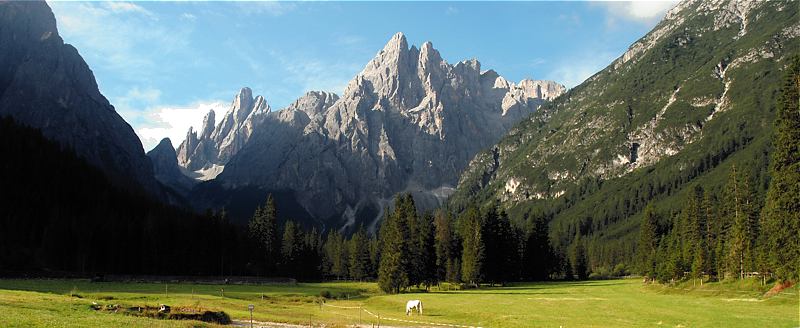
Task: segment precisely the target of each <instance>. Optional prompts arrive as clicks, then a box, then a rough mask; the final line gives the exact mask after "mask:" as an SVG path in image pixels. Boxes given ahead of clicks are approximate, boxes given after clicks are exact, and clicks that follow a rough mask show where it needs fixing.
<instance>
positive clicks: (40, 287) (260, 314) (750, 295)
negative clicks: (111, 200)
mask: <svg viewBox="0 0 800 328" xmlns="http://www.w3.org/2000/svg"><path fill="white" fill-rule="evenodd" d="M737 284H738V285H737ZM742 284H745V285H742ZM763 289H764V288H762V287H759V286H757V282H744V283H715V284H704V285H703V286H702V287H701V286H692V285H691V283H688V284H687V283H684V284H683V285H681V286H678V287H664V286H660V285H643V284H642V283H641V281H640V280H637V279H628V280H606V281H588V282H549V283H520V284H514V285H511V286H508V287H503V288H500V287H497V288H488V287H484V288H481V289H477V290H459V291H446V290H442V291H439V290H436V289H433V290H431V291H430V292H427V293H426V292H418V293H408V294H400V295H385V294H382V293H380V292H379V291H378V289H377V287H376V285H375V284H374V283H358V282H329V283H312V284H296V285H278V284H273V285H200V284H155V283H144V284H143V283H92V282H89V281H86V280H0V313H2V314H3V315H0V326H2V327H73V326H78V327H97V326H126V327H131V326H133V327H186V326H195V325H207V326H213V325H210V324H203V323H200V322H195V321H167V320H156V319H148V318H140V317H132V316H125V315H121V314H112V313H102V312H96V311H94V310H91V309H90V307H89V306H90V305H91V304H92V302H97V303H99V304H103V305H105V304H119V305H121V306H142V305H150V306H156V305H159V304H168V305H171V306H173V307H196V308H202V309H208V310H214V311H220V310H221V311H225V312H226V313H228V314H229V315H230V316H231V318H233V319H239V320H243V319H248V318H249V311H248V310H247V306H248V304H253V305H255V311H254V313H253V317H254V319H255V320H258V321H278V322H287V323H299V324H307V323H309V322H311V323H317V324H318V323H326V324H328V325H333V326H346V325H351V324H354V323H359V322H360V323H363V324H371V323H377V321H378V319H377V318H375V317H373V316H371V315H370V314H368V313H366V311H360V310H358V309H345V308H339V307H362V308H363V309H366V310H368V311H370V312H372V313H375V314H377V315H380V316H381V317H382V319H381V324H382V325H393V326H398V325H411V323H404V322H399V321H390V320H388V319H387V318H393V319H410V320H416V321H421V322H431V323H445V324H459V325H471V326H481V327H557V326H563V327H587V326H589V327H653V326H664V327H676V326H679V325H681V326H684V327H793V326H798V325H800V323H799V322H798V306H799V305H798V304H799V303H798V302H799V301H800V299H798V294H797V287H793V288H790V289H789V290H786V291H784V292H783V293H781V294H779V295H777V296H775V297H771V298H768V299H764V298H762V295H763ZM323 291H327V292H329V293H330V294H331V295H333V296H334V297H337V298H338V299H335V300H327V302H326V304H327V305H326V306H320V304H319V300H320V299H321V298H320V296H319V295H320V294H321V293H322V292H323ZM223 293H224V296H223ZM410 299H420V300H422V301H423V304H424V313H423V315H422V316H419V315H414V316H412V317H411V318H409V317H406V316H405V313H404V309H405V303H406V301H408V300H410ZM329 305H334V306H338V307H334V306H329Z"/></svg>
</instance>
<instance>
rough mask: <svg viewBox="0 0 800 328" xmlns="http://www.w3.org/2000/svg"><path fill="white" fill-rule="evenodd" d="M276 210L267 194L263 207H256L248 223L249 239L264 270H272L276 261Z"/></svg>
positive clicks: (273, 202) (270, 196)
mask: <svg viewBox="0 0 800 328" xmlns="http://www.w3.org/2000/svg"><path fill="white" fill-rule="evenodd" d="M277 224H278V223H277V211H276V210H275V201H274V199H273V198H272V194H269V195H268V196H267V201H266V203H265V204H264V206H263V207H261V206H259V207H258V208H256V211H255V213H254V214H253V217H252V218H251V219H250V222H249V224H248V232H249V236H250V239H251V240H252V241H253V242H254V243H255V244H256V249H257V251H258V252H259V255H258V256H257V258H259V259H260V260H261V261H262V262H263V263H262V265H263V267H264V269H266V271H269V270H273V269H274V268H275V264H277V262H278V254H277V250H278V226H277Z"/></svg>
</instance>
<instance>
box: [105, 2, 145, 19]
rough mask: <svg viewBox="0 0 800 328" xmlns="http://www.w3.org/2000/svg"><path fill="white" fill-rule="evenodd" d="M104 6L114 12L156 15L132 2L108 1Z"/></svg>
mask: <svg viewBox="0 0 800 328" xmlns="http://www.w3.org/2000/svg"><path fill="white" fill-rule="evenodd" d="M105 7H106V8H108V9H109V10H111V11H112V12H114V13H138V14H143V15H145V16H148V17H150V18H156V15H155V14H153V13H152V12H151V11H149V10H147V9H144V8H142V7H141V6H139V5H137V4H135V3H132V2H122V1H110V2H106V3H105Z"/></svg>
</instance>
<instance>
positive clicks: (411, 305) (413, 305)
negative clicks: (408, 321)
mask: <svg viewBox="0 0 800 328" xmlns="http://www.w3.org/2000/svg"><path fill="white" fill-rule="evenodd" d="M414 309H416V310H417V311H418V312H419V314H422V301H420V300H411V301H408V303H406V315H411V312H414Z"/></svg>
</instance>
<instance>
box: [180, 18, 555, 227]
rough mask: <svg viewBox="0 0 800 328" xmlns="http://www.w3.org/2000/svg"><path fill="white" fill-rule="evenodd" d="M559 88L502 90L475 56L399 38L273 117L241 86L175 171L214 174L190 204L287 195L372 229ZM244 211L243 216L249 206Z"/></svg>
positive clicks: (530, 84) (193, 139) (435, 196)
mask: <svg viewBox="0 0 800 328" xmlns="http://www.w3.org/2000/svg"><path fill="white" fill-rule="evenodd" d="M564 91H565V88H564V86H562V85H559V84H557V83H555V82H552V81H535V80H523V81H521V82H520V83H513V82H509V81H507V80H505V79H504V78H502V77H501V76H500V75H499V74H497V73H496V72H494V71H492V70H485V71H484V70H482V69H481V65H480V62H478V61H477V60H474V59H473V60H466V61H462V62H459V63H457V64H454V65H453V64H449V63H447V62H446V61H444V60H443V59H442V57H441V55H440V54H439V51H438V50H436V49H435V48H434V47H433V44H432V43H430V42H426V43H424V44H423V45H422V46H421V47H420V48H417V47H416V46H411V47H409V45H408V43H407V41H406V37H405V36H404V35H403V34H402V33H397V34H395V35H394V36H393V37H392V38H391V40H389V42H388V43H387V44H386V46H385V47H384V48H383V49H382V50H381V51H379V52H378V54H377V55H376V56H375V58H374V59H372V60H371V61H370V62H369V63H368V64H367V65H366V67H365V68H364V69H363V70H362V71H361V72H360V73H359V74H358V75H356V77H354V78H353V79H352V80H351V81H350V83H349V84H348V86H347V88H346V89H345V91H344V93H343V94H342V96H341V97H339V96H337V95H336V94H332V93H328V92H322V91H314V92H308V93H306V94H305V95H303V96H302V97H300V98H299V99H297V100H296V101H294V102H293V103H292V104H290V105H289V106H287V107H286V108H284V109H281V110H279V111H270V110H269V105H267V104H266V102H265V100H264V98H263V97H261V96H257V97H255V98H253V96H252V92H251V90H250V89H248V88H243V89H242V90H241V91H240V92H239V94H237V95H236V97H235V98H234V100H233V102H232V104H231V108H230V110H229V111H228V112H227V113H226V115H225V118H224V119H223V120H222V121H221V122H220V123H219V124H217V125H216V126H214V114H213V112H212V113H209V114H208V115H207V116H206V119H205V120H204V123H203V126H202V127H201V129H200V130H199V131H197V132H195V131H194V130H193V129H190V131H189V132H188V134H187V138H186V140H184V141H183V142H182V143H181V145H180V146H179V147H178V150H177V153H178V163H179V164H180V165H181V166H182V167H183V168H184V172H195V173H196V175H197V176H201V177H205V178H204V179H207V178H208V177H211V176H213V177H215V179H214V181H213V182H210V183H208V184H205V185H199V186H198V187H196V189H195V190H193V192H192V195H190V196H189V198H190V199H192V200H193V202H194V204H195V206H198V207H202V206H209V205H211V206H212V207H216V208H220V207H229V208H230V207H232V206H231V204H230V195H231V194H236V193H237V192H238V191H240V190H251V191H252V190H257V192H258V193H261V194H266V193H267V192H271V193H282V194H284V195H286V197H289V198H293V199H294V201H293V202H294V203H296V204H299V205H300V206H301V207H302V208H301V209H299V213H300V214H296V215H298V216H302V217H305V218H308V219H310V220H311V221H313V222H315V223H321V224H324V225H326V226H333V227H348V226H352V225H353V224H355V223H356V222H359V223H364V224H366V225H368V226H370V227H372V228H374V224H375V223H376V222H377V218H379V217H380V216H381V213H382V210H383V209H384V208H385V207H387V206H388V205H389V201H390V200H391V199H392V197H393V196H394V195H395V194H397V193H399V192H411V193H412V194H413V195H414V196H415V198H416V199H417V203H418V205H420V208H421V209H432V208H434V207H436V206H439V205H440V204H442V202H443V201H444V200H445V199H446V198H447V196H449V194H450V193H452V191H453V188H454V187H455V185H456V182H457V181H458V176H459V172H461V171H462V170H463V169H464V168H465V167H466V165H467V163H468V162H469V160H470V159H471V158H472V157H473V156H474V155H475V153H477V152H478V151H479V150H481V149H483V148H485V147H488V146H490V145H492V144H493V143H495V142H497V141H498V140H499V139H500V137H501V136H502V135H503V134H504V133H505V131H507V130H508V129H509V128H511V126H513V125H514V124H515V123H516V122H518V121H519V120H521V119H522V118H524V117H526V116H527V115H529V114H531V113H533V112H535V111H536V109H537V108H538V107H539V106H541V105H542V104H544V103H545V102H547V101H549V100H552V99H554V98H556V97H558V96H559V95H561V94H562V93H563V92H564ZM209 171H210V172H213V173H211V174H208V172H209ZM220 172H221V173H220ZM217 174H218V175H217ZM253 199H258V200H259V201H263V200H262V198H260V197H253ZM246 205H247V206H246V207H247V208H249V209H248V210H247V211H244V214H246V213H247V212H251V211H252V209H253V208H255V206H256V205H257V204H255V203H253V204H246ZM234 207H235V206H234ZM231 213H232V214H233V215H234V216H236V213H237V212H236V209H231ZM296 213H297V212H296Z"/></svg>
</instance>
